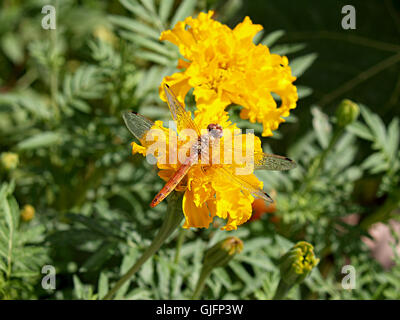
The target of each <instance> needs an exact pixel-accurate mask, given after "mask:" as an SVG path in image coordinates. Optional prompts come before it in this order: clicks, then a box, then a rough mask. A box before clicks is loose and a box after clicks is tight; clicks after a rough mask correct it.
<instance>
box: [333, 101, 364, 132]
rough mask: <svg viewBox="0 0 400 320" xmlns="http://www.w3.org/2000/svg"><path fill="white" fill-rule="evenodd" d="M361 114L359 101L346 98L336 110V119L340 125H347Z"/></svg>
mask: <svg viewBox="0 0 400 320" xmlns="http://www.w3.org/2000/svg"><path fill="white" fill-rule="evenodd" d="M359 114H360V107H359V106H358V105H357V103H355V102H353V101H351V100H349V99H344V100H343V101H342V102H341V103H340V104H339V107H338V108H337V110H336V120H337V125H338V126H339V127H345V126H347V125H349V124H351V123H352V122H354V121H355V120H357V118H358V115H359Z"/></svg>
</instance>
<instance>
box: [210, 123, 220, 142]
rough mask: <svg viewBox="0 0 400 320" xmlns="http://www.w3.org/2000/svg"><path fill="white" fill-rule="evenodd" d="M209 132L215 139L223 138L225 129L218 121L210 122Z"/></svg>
mask: <svg viewBox="0 0 400 320" xmlns="http://www.w3.org/2000/svg"><path fill="white" fill-rule="evenodd" d="M207 130H208V133H209V134H210V135H211V137H213V138H214V139H220V138H222V135H223V130H222V127H221V126H220V125H219V124H217V123H210V124H209V125H208V126H207Z"/></svg>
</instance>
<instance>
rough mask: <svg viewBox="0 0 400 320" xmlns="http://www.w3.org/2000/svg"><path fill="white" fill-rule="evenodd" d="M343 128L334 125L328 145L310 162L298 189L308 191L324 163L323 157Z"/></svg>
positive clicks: (331, 147) (324, 157) (335, 141)
mask: <svg viewBox="0 0 400 320" xmlns="http://www.w3.org/2000/svg"><path fill="white" fill-rule="evenodd" d="M343 130H344V128H342V127H335V130H334V132H333V135H332V137H331V139H330V141H329V144H328V146H327V147H326V149H325V150H324V151H323V152H322V153H321V154H320V155H319V156H317V157H316V158H315V159H314V161H313V162H312V164H311V167H310V170H309V173H308V175H307V177H306V179H305V181H304V183H303V184H302V186H301V189H300V191H301V192H303V193H307V192H309V191H310V189H311V187H312V182H313V181H314V180H315V177H316V176H317V174H318V172H319V171H320V170H321V169H323V167H324V164H325V159H326V156H327V155H328V154H329V152H330V151H331V150H332V149H333V147H334V146H335V144H336V143H337V141H338V139H339V137H340V136H341V135H342V133H343Z"/></svg>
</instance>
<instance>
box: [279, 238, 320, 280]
mask: <svg viewBox="0 0 400 320" xmlns="http://www.w3.org/2000/svg"><path fill="white" fill-rule="evenodd" d="M318 262H319V259H318V258H316V257H315V255H314V247H313V246H312V245H311V244H309V243H308V242H305V241H300V242H298V243H297V244H295V245H294V246H293V247H292V248H291V249H290V250H289V251H288V252H287V253H286V254H285V255H284V256H282V258H281V260H280V272H281V279H282V280H283V281H284V282H286V284H288V285H295V284H299V283H300V282H302V281H303V280H304V279H305V278H306V277H307V276H308V274H309V273H310V272H311V270H312V269H313V268H314V267H315V266H316V265H317V264H318Z"/></svg>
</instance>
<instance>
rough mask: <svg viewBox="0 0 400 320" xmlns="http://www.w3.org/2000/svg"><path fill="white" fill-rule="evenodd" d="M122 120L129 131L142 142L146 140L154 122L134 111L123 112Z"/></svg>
mask: <svg viewBox="0 0 400 320" xmlns="http://www.w3.org/2000/svg"><path fill="white" fill-rule="evenodd" d="M122 118H123V119H124V121H125V124H126V126H127V128H128V129H129V131H130V132H131V133H132V134H133V135H134V136H135V137H136V138H137V139H138V140H139V141H140V142H142V140H144V139H145V137H146V134H147V132H148V131H149V130H150V129H151V128H152V127H153V125H154V122H153V121H151V120H149V119H147V118H146V117H144V116H142V115H140V114H139V113H136V112H133V111H123V112H122Z"/></svg>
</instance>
